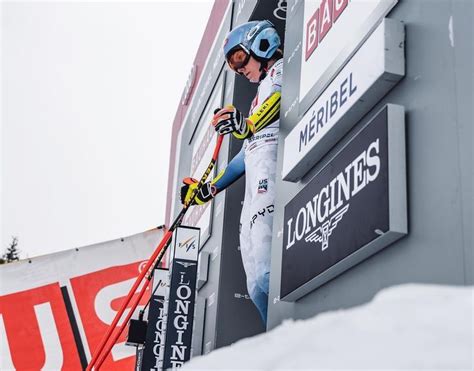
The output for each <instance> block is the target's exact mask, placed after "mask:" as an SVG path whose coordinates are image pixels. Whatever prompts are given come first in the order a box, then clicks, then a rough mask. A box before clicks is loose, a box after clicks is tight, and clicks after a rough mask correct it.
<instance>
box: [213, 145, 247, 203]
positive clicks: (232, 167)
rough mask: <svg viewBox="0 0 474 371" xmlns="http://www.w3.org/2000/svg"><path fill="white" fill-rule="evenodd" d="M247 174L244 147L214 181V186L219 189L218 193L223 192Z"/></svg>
mask: <svg viewBox="0 0 474 371" xmlns="http://www.w3.org/2000/svg"><path fill="white" fill-rule="evenodd" d="M244 173H245V161H244V147H243V146H242V149H241V150H240V152H239V153H237V155H235V157H234V158H233V159H232V160H231V161H230V162H229V164H228V165H227V167H226V168H225V169H224V170H222V171H221V172H220V173H219V174H218V175H217V177H216V178H214V179H213V180H212V183H213V185H214V186H215V187H216V189H217V192H216V194H217V193H219V192H220V191H223V190H224V189H226V188H227V187H228V186H230V185H231V184H232V183H234V182H235V181H236V180H237V179H239V178H240V177H241V176H242V175H243V174H244Z"/></svg>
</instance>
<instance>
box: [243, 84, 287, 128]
mask: <svg viewBox="0 0 474 371" xmlns="http://www.w3.org/2000/svg"><path fill="white" fill-rule="evenodd" d="M280 101H281V93H280V92H279V91H276V92H274V93H273V94H272V95H270V96H269V97H268V98H267V99H266V100H265V101H264V102H263V103H262V105H261V106H260V107H258V109H257V110H256V111H255V112H254V113H253V114H252V115H251V116H250V117H249V118H248V119H247V122H249V126H250V130H251V131H252V134H255V133H258V132H259V131H260V130H262V129H263V128H264V127H266V126H268V125H270V124H272V123H274V122H275V121H277V120H278V118H279V117H280Z"/></svg>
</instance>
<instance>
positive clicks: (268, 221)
mask: <svg viewBox="0 0 474 371" xmlns="http://www.w3.org/2000/svg"><path fill="white" fill-rule="evenodd" d="M276 155H277V146H276V145H267V146H264V147H262V148H259V149H258V150H256V151H255V152H253V153H252V154H250V155H249V156H248V159H247V160H248V163H246V169H247V170H246V171H247V176H248V178H249V184H247V188H249V190H250V193H251V196H252V202H251V204H250V205H249V210H248V211H247V212H249V217H250V225H249V229H250V233H249V234H250V244H251V246H252V250H251V253H252V257H253V261H254V269H255V280H256V282H257V285H258V287H259V290H257V291H259V292H261V294H259V295H258V300H257V302H255V304H256V305H257V307H258V309H259V311H260V313H261V314H262V317H263V318H264V322H266V313H267V306H268V291H269V279H270V259H271V258H270V255H271V243H272V224H273V213H274V198H275V171H276Z"/></svg>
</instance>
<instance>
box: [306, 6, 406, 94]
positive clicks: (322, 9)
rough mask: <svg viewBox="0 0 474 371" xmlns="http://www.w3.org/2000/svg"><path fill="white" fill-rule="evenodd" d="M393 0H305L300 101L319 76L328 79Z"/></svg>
mask: <svg viewBox="0 0 474 371" xmlns="http://www.w3.org/2000/svg"><path fill="white" fill-rule="evenodd" d="M397 1H398V0H350V1H349V0H308V1H305V3H304V22H303V27H304V29H303V48H302V53H303V54H302V58H301V79H300V101H302V100H303V99H304V97H305V96H306V94H307V93H308V92H309V91H310V89H311V88H312V87H313V86H315V84H319V83H318V82H319V80H321V79H322V80H323V81H321V84H324V83H326V82H327V81H330V78H331V75H332V74H333V73H335V72H336V70H337V69H338V68H339V67H340V66H342V64H343V63H344V61H345V60H346V59H347V58H348V57H349V56H350V54H352V52H353V51H354V50H356V49H357V46H358V45H359V44H360V42H361V41H362V40H363V38H364V37H365V35H367V34H368V33H369V32H370V31H371V30H372V29H373V26H374V25H375V24H376V23H377V22H378V20H379V19H380V18H382V17H383V16H384V15H385V14H387V12H388V11H389V10H390V9H391V8H392V7H393V6H394V5H395V4H396V3H397ZM322 87H323V86H322Z"/></svg>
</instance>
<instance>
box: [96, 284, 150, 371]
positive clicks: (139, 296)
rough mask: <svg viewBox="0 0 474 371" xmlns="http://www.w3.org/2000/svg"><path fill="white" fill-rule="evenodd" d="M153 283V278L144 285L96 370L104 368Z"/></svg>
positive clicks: (98, 362)
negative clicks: (109, 355)
mask: <svg viewBox="0 0 474 371" xmlns="http://www.w3.org/2000/svg"><path fill="white" fill-rule="evenodd" d="M150 281H151V276H150V278H147V279H146V282H145V284H144V285H143V287H142V289H141V291H140V293H139V294H138V297H137V298H136V300H135V302H134V303H133V305H132V308H131V309H130V312H128V314H127V317H126V318H125V321H123V324H122V326H120V327H119V329H118V331H116V332H115V334H114V335H113V336H112V340H111V341H110V342H109V344H108V346H107V347H106V348H105V351H104V352H102V357H100V358H99V360H98V361H97V364H96V369H97V370H99V369H100V367H101V366H102V363H104V361H105V359H106V358H107V355H108V354H109V353H110V351H111V350H112V348H113V347H114V345H115V343H116V342H117V340H118V338H119V337H120V335H122V332H123V330H125V327H127V323H128V321H130V318H132V315H133V312H134V311H135V309H136V308H137V306H138V303H139V302H140V300H141V299H142V297H143V294H145V292H146V289H147V287H148V285H149V284H150Z"/></svg>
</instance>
